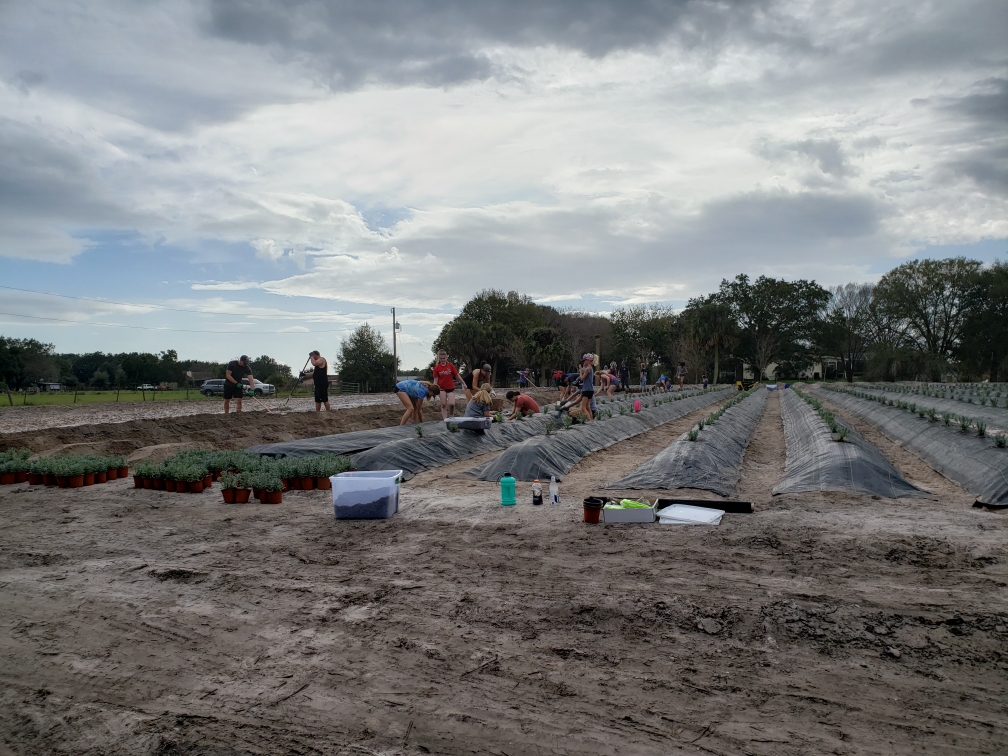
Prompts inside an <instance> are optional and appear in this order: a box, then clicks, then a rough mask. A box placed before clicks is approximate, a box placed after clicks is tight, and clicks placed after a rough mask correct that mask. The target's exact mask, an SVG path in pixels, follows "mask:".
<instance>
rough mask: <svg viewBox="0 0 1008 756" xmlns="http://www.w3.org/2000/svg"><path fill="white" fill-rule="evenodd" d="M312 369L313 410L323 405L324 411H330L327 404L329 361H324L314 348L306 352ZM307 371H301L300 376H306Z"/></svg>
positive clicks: (318, 410) (317, 409) (319, 409)
mask: <svg viewBox="0 0 1008 756" xmlns="http://www.w3.org/2000/svg"><path fill="white" fill-rule="evenodd" d="M308 359H309V360H310V361H311V364H312V366H313V368H314V369H313V370H312V372H311V377H312V383H313V384H314V385H315V411H316V412H321V411H322V405H323V404H324V405H325V408H326V412H332V407H330V406H329V363H328V362H326V361H325V359H324V358H323V357H322V355H321V354H319V350H318V349H315V350H314V351H311V352H309V353H308ZM307 375H308V373H307V372H305V373H302V375H301V377H302V378H305V377H307Z"/></svg>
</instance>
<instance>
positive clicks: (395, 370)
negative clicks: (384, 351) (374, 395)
mask: <svg viewBox="0 0 1008 756" xmlns="http://www.w3.org/2000/svg"><path fill="white" fill-rule="evenodd" d="M398 327H399V324H398V323H397V322H396V319H395V307H393V308H392V386H393V387H395V385H396V384H397V383H399V355H398V352H397V351H396V328H398Z"/></svg>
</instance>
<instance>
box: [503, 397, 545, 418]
mask: <svg viewBox="0 0 1008 756" xmlns="http://www.w3.org/2000/svg"><path fill="white" fill-rule="evenodd" d="M507 398H508V401H509V402H512V403H513V404H514V409H513V410H512V411H511V414H510V415H508V420H514V419H515V418H516V417H518V415H519V414H520V415H521V416H522V417H531V416H532V415H538V414H539V405H538V404H536V400H535V399H533V398H532V397H531V396H528V395H527V394H521V393H519V392H517V391H508V392H507Z"/></svg>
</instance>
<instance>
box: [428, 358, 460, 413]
mask: <svg viewBox="0 0 1008 756" xmlns="http://www.w3.org/2000/svg"><path fill="white" fill-rule="evenodd" d="M437 356H438V358H437V362H435V363H434V367H432V368H431V372H432V373H433V374H434V383H436V384H437V386H438V388H439V389H441V419H442V420H447V419H448V418H449V417H455V384H456V383H461V382H462V378H461V376H460V375H459V371H458V368H457V367H455V366H454V365H453V364H452V363H450V362H448V352H446V351H445V350H444V349H442V350H441V351H440V352H438V355H437Z"/></svg>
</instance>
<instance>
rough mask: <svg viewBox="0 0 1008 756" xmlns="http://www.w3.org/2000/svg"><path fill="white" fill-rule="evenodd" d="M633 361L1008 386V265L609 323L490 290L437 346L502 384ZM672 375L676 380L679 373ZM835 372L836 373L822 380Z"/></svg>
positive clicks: (739, 279)
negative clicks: (582, 361)
mask: <svg viewBox="0 0 1008 756" xmlns="http://www.w3.org/2000/svg"><path fill="white" fill-rule="evenodd" d="M596 340H598V342H599V352H600V357H601V361H602V362H603V363H609V362H617V363H622V362H626V364H627V366H628V368H629V369H630V372H631V374H633V376H634V378H636V371H638V370H646V371H648V373H649V375H650V378H651V379H652V380H653V378H655V377H656V376H655V375H653V374H654V373H657V372H659V371H664V372H669V371H673V372H674V370H675V367H676V366H677V365H679V364H680V363H685V364H686V368H687V371H688V376H689V380H690V381H691V382H696V381H699V379H700V377H701V376H702V375H707V376H708V377H709V378H710V379H711V380H712V382H718V381H721V382H723V381H725V380H735V379H736V376H738V377H741V373H742V366H743V364H745V365H748V366H750V367H751V368H752V369H753V373H754V374H755V375H766V373H767V370H768V368H770V367H771V366H773V368H774V370H773V373H774V375H775V376H776V377H778V378H795V377H798V375H799V374H800V373H801V372H802V371H803V370H805V369H807V368H809V367H810V366H811V365H813V364H814V363H818V362H825V363H826V364H827V365H829V364H832V363H831V359H832V360H833V361H835V363H836V366H837V376H836V377H843V378H846V379H847V380H848V381H850V380H853V378H854V375H855V374H857V375H860V376H863V377H864V378H866V379H870V380H913V379H926V380H942V379H943V378H945V377H948V376H949V375H954V376H955V377H956V378H957V379H959V380H977V379H982V378H988V379H990V380H992V381H997V380H998V379H999V377H1001V376H1003V375H1004V374H1005V372H1006V370H1008V364H1006V362H1008V264H1006V263H1003V262H1000V261H998V262H995V263H994V264H992V265H989V266H984V265H983V264H982V263H980V262H978V261H976V260H969V259H966V258H964V257H955V258H949V259H944V260H914V261H912V262H908V263H904V264H903V265H900V266H898V267H896V268H894V269H893V270H890V271H889V272H888V273H886V274H885V275H883V276H882V277H881V279H880V280H879V282H878V283H877V284H868V283H849V284H846V285H844V286H836V287H832V288H829V289H827V288H824V287H822V286H820V285H819V284H818V283H816V282H815V281H807V280H797V281H786V280H783V279H778V278H771V277H768V276H760V277H759V278H757V279H755V280H751V279H750V278H749V276H747V275H744V274H743V275H738V276H736V277H735V278H734V279H731V280H729V279H725V280H722V282H721V285H720V286H719V288H718V290H717V291H715V292H712V293H710V294H707V295H704V296H700V297H696V298H694V299H691V300H690V301H689V302H688V303H687V305H686V307H685V308H684V309H683V310H681V311H679V312H676V311H674V310H673V309H672V308H671V307H668V306H664V305H636V306H631V307H620V308H616V309H615V310H614V311H613V312H612V313H611V314H610V315H609V316H608V317H603V316H600V315H596V314H591V313H584V312H576V311H562V310H557V309H555V308H553V307H550V306H546V305H540V304H536V303H535V302H533V301H532V300H531V299H530V298H529V297H527V296H523V295H521V294H518V293H517V292H508V293H504V292H501V291H496V290H492V289H491V290H486V291H483V292H480V293H479V294H477V295H476V296H475V297H473V298H472V299H471V300H470V301H469V302H467V303H466V305H465V306H464V307H463V308H462V311H461V312H460V313H459V315H458V316H457V317H455V318H453V319H452V320H451V321H450V322H448V323H447V324H446V325H445V326H444V328H443V329H442V331H441V333H440V334H439V336H438V338H437V339H436V340H435V342H434V344H433V348H432V351H433V352H434V353H435V354H436V353H437V351H438V350H439V349H445V350H446V351H448V353H449V354H450V355H452V357H453V358H456V359H457V360H458V361H459V362H460V363H462V364H464V365H465V366H471V365H474V364H477V363H478V362H482V361H484V360H485V361H487V362H489V364H490V365H491V367H492V368H493V374H494V377H495V380H496V381H498V382H508V379H509V378H513V374H514V373H515V372H516V371H517V370H518V369H524V368H530V369H532V371H533V374H534V375H538V376H539V377H540V378H542V377H544V376H546V375H548V372H549V371H550V370H551V369H553V368H557V367H559V368H563V369H569V368H572V367H573V366H574V365H576V364H577V362H578V358H579V357H580V355H581V354H583V353H586V352H595V344H596ZM670 374H671V373H670ZM821 377H833V376H827V375H824V376H821Z"/></svg>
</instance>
